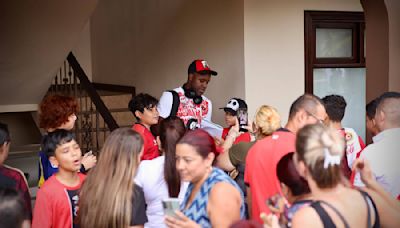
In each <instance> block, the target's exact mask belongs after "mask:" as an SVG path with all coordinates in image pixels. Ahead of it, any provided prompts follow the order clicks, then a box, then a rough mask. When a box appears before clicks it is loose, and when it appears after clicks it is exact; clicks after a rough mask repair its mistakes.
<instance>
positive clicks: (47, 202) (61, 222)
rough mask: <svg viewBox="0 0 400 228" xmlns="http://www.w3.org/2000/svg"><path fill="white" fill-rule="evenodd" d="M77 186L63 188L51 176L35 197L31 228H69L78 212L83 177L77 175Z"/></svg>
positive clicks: (54, 177)
mask: <svg viewBox="0 0 400 228" xmlns="http://www.w3.org/2000/svg"><path fill="white" fill-rule="evenodd" d="M78 175H79V184H78V185H77V186H74V187H69V186H65V185H64V184H62V183H61V182H60V181H58V180H57V178H56V176H55V175H53V176H51V177H50V178H49V179H48V180H47V181H46V182H44V184H43V185H42V187H41V188H40V189H39V191H38V193H37V195H36V202H35V209H34V211H33V221H32V228H48V227H49V228H50V227H51V228H71V227H73V220H74V218H75V217H76V215H77V212H78V201H79V190H80V189H81V186H82V183H83V181H84V180H85V177H86V176H85V175H84V174H81V173H78Z"/></svg>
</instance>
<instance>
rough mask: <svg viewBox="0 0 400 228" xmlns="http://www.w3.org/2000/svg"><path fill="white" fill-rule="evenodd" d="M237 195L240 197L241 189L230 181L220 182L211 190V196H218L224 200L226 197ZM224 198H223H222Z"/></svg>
mask: <svg viewBox="0 0 400 228" xmlns="http://www.w3.org/2000/svg"><path fill="white" fill-rule="evenodd" d="M227 196H229V197H232V196H237V197H240V193H239V190H238V189H236V188H235V187H234V186H233V185H232V184H230V183H228V182H224V181H222V182H219V183H217V184H215V185H214V186H213V188H212V189H211V192H210V198H211V199H213V198H217V199H218V200H223V199H224V198H225V197H227ZM221 198H222V199H221Z"/></svg>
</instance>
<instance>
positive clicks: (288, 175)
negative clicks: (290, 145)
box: [276, 152, 310, 196]
mask: <svg viewBox="0 0 400 228" xmlns="http://www.w3.org/2000/svg"><path fill="white" fill-rule="evenodd" d="M293 155H294V153H293V152H291V153H288V154H286V155H285V156H283V157H282V158H281V160H279V162H278V165H277V166H276V175H277V176H278V179H279V181H280V182H282V183H284V184H285V185H286V186H288V188H289V189H290V191H292V194H293V195H294V196H300V195H304V194H307V193H310V188H309V187H308V183H307V181H306V180H305V179H304V178H303V177H302V176H300V174H299V173H298V172H297V170H296V167H295V166H294V162H293Z"/></svg>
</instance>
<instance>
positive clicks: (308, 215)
mask: <svg viewBox="0 0 400 228" xmlns="http://www.w3.org/2000/svg"><path fill="white" fill-rule="evenodd" d="M292 227H323V224H322V222H321V220H320V218H319V216H318V214H317V213H316V212H315V210H314V209H313V208H312V207H303V208H302V209H300V210H299V211H297V212H296V213H295V214H294V217H293V219H292Z"/></svg>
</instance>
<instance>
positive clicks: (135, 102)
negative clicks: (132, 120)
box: [128, 93, 158, 118]
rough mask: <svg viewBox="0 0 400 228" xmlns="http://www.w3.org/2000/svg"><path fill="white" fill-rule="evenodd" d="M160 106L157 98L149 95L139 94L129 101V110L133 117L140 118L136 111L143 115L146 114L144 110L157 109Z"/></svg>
mask: <svg viewBox="0 0 400 228" xmlns="http://www.w3.org/2000/svg"><path fill="white" fill-rule="evenodd" d="M157 104H158V100H157V98H155V97H153V96H151V95H149V94H147V93H139V94H138V95H136V96H135V97H133V98H132V99H131V101H129V104H128V108H129V110H130V111H131V112H132V113H133V115H134V116H135V117H136V118H138V117H137V116H136V115H135V112H136V111H139V112H141V113H143V112H144V109H145V108H146V109H151V108H153V107H156V106H157Z"/></svg>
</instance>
